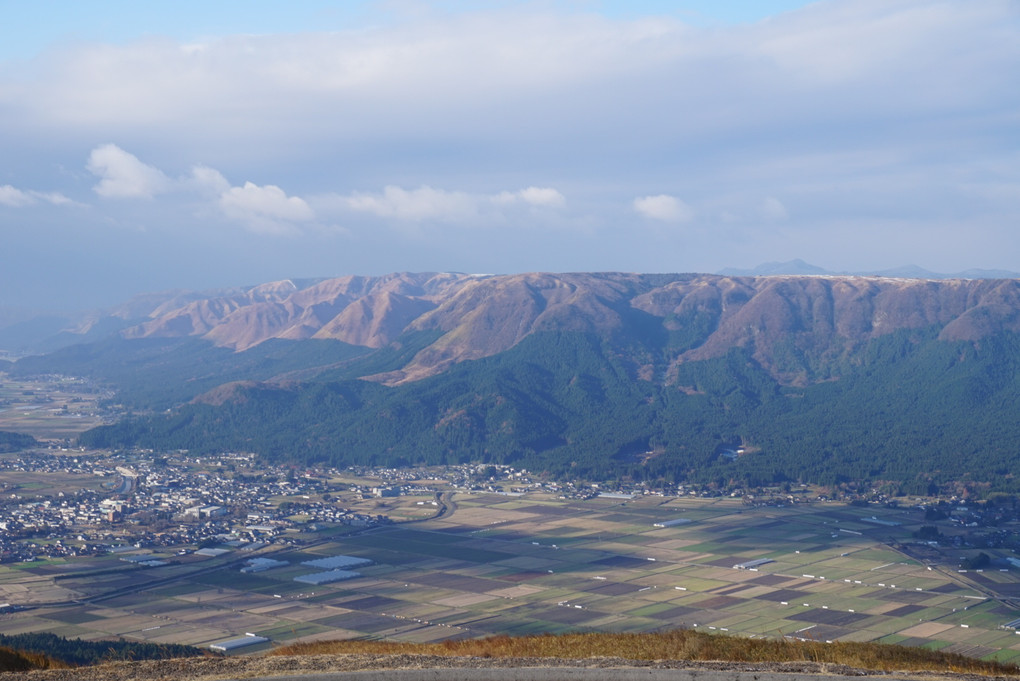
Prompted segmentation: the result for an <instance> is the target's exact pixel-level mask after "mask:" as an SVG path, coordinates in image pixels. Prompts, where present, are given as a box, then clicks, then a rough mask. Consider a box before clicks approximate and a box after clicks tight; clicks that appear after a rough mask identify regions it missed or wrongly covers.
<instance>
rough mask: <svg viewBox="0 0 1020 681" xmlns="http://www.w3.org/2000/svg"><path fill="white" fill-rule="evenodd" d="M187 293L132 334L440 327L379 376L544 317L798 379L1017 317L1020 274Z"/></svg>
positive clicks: (441, 278)
mask: <svg viewBox="0 0 1020 681" xmlns="http://www.w3.org/2000/svg"><path fill="white" fill-rule="evenodd" d="M182 300H188V302H186V304H183V305H181V306H180V307H177V308H173V309H168V307H170V306H168V305H167V304H166V303H164V304H162V305H161V306H160V307H159V308H158V309H157V310H154V311H153V312H152V316H151V319H150V320H149V321H147V322H145V323H143V324H141V325H139V326H136V327H133V328H131V329H128V330H126V331H125V332H124V335H125V336H126V337H129V338H143V337H149V336H157V337H160V336H162V337H167V336H200V337H203V338H206V339H208V340H210V341H212V342H214V343H216V344H217V345H220V346H224V347H230V348H234V349H236V350H245V349H247V348H250V347H253V346H254V345H257V344H259V343H261V342H263V341H265V340H268V339H272V338H281V339H291V340H302V339H306V338H316V339H337V340H342V341H344V342H347V343H351V344H354V345H362V346H366V347H372V348H380V347H384V346H386V345H388V344H389V343H392V342H393V341H394V340H396V339H397V338H398V337H400V336H401V334H403V333H405V332H413V331H421V332H431V333H434V334H437V338H436V339H435V340H434V341H433V342H432V343H431V344H430V345H429V346H428V347H425V348H424V349H422V350H421V351H420V352H418V353H417V354H416V355H415V356H414V357H413V358H412V359H410V361H408V362H407V363H406V364H405V365H404V366H403V367H402V368H401V369H399V370H397V371H393V372H390V373H387V374H385V375H380V376H377V377H376V379H377V380H380V381H382V382H386V383H400V382H404V381H408V380H415V379H418V378H422V377H425V376H429V375H433V374H436V373H439V372H441V371H443V370H444V369H446V368H447V367H449V366H451V365H452V364H455V363H457V362H461V361H464V360H469V359H477V358H481V357H487V356H491V355H494V354H497V353H500V352H503V351H505V350H507V349H509V348H511V347H513V346H514V345H516V344H517V343H518V342H520V341H521V340H522V339H523V338H525V337H526V336H528V335H529V334H532V333H535V332H539V331H581V332H588V333H593V334H596V335H599V336H602V337H606V338H612V337H619V336H628V337H633V338H639V339H640V337H642V335H647V334H649V333H659V334H668V335H669V337H670V339H671V340H670V347H671V348H672V350H673V359H674V361H675V362H684V361H691V360H700V359H708V358H712V357H718V356H721V355H724V354H725V353H726V352H727V351H728V350H729V349H730V348H733V347H743V348H747V349H748V350H749V351H750V352H751V353H752V355H753V357H754V358H755V360H757V361H758V362H759V363H760V364H761V365H762V366H763V367H765V368H766V369H767V370H769V371H770V372H772V373H773V374H774V375H775V376H777V377H779V378H781V379H782V380H784V381H785V382H790V383H798V382H803V381H805V380H808V379H809V377H810V376H812V375H813V373H814V370H815V369H817V368H818V367H819V366H824V365H825V364H826V363H827V362H830V361H831V360H833V359H838V358H840V357H844V356H848V355H849V353H851V352H852V351H853V350H854V349H855V348H857V347H860V346H861V345H862V344H864V343H865V342H867V341H868V340H871V339H873V338H875V337H878V336H881V335H884V334H888V333H892V332H894V331H899V330H903V329H925V328H934V329H936V330H938V331H939V333H940V337H941V338H943V339H945V340H967V341H977V340H980V339H981V338H984V337H987V336H989V335H991V334H994V333H996V332H998V331H1002V330H1005V331H1013V332H1017V331H1020V281H1018V280H959V279H958V280H925V279H891V278H878V277H852V276H775V277H725V276H715V275H681V274H677V275H641V274H625V273H599V274H585V273H575V274H548V273H529V274H517V275H498V276H472V275H463V274H435V273H425V274H407V273H403V274H391V275H387V276H383V277H354V276H349V277H339V278H336V279H327V280H324V281H320V282H318V283H315V284H314V285H311V286H307V287H304V288H299V287H297V286H295V285H294V284H293V283H292V282H290V281H286V282H277V283H273V284H266V285H263V286H260V287H256V288H253V289H248V290H244V291H239V292H231V293H230V294H229V295H225V296H219V297H210V298H207V299H203V300H198V301H194V300H189V299H182ZM638 325H640V328H639V326H638Z"/></svg>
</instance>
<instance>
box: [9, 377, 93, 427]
mask: <svg viewBox="0 0 1020 681" xmlns="http://www.w3.org/2000/svg"><path fill="white" fill-rule="evenodd" d="M104 396H105V395H104V393H102V392H101V391H99V390H97V389H96V388H95V387H94V386H92V385H91V384H90V383H88V382H86V381H84V380H83V379H78V378H70V377H51V378H48V379H39V380H31V381H29V380H23V379H12V378H10V377H9V376H7V375H6V374H3V373H0V430H8V431H12V432H15V433H23V434H25V435H31V436H32V437H34V438H36V439H39V440H64V439H67V438H73V437H75V436H77V435H78V434H80V433H82V432H84V431H86V430H88V429H90V428H95V427H96V426H99V425H102V423H103V418H102V416H101V415H100V412H101V410H100V408H99V405H98V403H99V400H100V399H102V398H103V397H104Z"/></svg>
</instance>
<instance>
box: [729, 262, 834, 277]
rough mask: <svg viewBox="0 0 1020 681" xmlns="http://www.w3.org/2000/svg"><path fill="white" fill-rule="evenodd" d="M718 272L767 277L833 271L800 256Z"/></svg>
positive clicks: (736, 275)
mask: <svg viewBox="0 0 1020 681" xmlns="http://www.w3.org/2000/svg"><path fill="white" fill-rule="evenodd" d="M718 274H721V275H723V276H727V277H769V276H776V275H803V274H833V272H830V271H828V270H825V269H822V268H821V267H818V266H816V265H812V264H810V263H807V262H804V261H803V260H801V259H800V258H795V259H793V260H788V261H786V262H764V263H762V264H760V265H758V266H757V267H754V268H752V269H749V270H747V269H738V268H735V267H727V268H726V269H724V270H720V271H719V272H718Z"/></svg>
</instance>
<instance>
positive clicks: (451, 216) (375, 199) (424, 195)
mask: <svg viewBox="0 0 1020 681" xmlns="http://www.w3.org/2000/svg"><path fill="white" fill-rule="evenodd" d="M336 198H339V200H340V203H341V205H343V206H344V207H345V208H347V209H349V210H353V211H356V212H361V213H370V214H372V215H375V216H377V217H381V218H392V219H396V220H405V221H408V222H426V221H438V222H465V221H469V220H475V219H478V218H480V217H481V216H483V215H484V216H492V215H493V210H494V209H497V210H498V209H501V208H509V207H511V206H513V205H525V206H531V207H534V208H558V207H561V206H563V205H564V204H565V203H566V199H565V198H564V196H563V194H561V193H560V192H559V191H558V190H556V189H553V188H552V187H534V186H531V187H526V188H525V189H521V190H519V191H515V192H511V191H502V192H499V193H497V194H472V193H469V192H463V191H449V190H445V189H436V188H434V187H430V186H428V185H422V186H420V187H418V188H417V189H404V188H402V187H398V186H395V185H388V186H386V187H385V188H384V189H383V191H382V193H368V192H356V193H354V194H350V195H348V196H341V197H334V199H336Z"/></svg>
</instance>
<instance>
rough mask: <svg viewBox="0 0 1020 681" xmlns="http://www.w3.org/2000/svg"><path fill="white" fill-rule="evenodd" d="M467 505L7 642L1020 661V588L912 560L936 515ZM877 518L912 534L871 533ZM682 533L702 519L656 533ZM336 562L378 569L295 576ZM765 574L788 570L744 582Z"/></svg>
mask: <svg viewBox="0 0 1020 681" xmlns="http://www.w3.org/2000/svg"><path fill="white" fill-rule="evenodd" d="M456 502H457V506H458V509H457V511H456V512H455V513H454V514H452V515H451V516H448V517H444V518H442V519H439V520H430V521H426V522H421V523H415V524H414V525H404V526H401V525H394V526H389V527H383V528H376V529H372V530H369V531H366V532H362V533H360V534H354V535H351V536H346V537H335V536H328V535H323V536H320V537H318V539H319V541H320V543H318V544H317V545H315V546H314V547H309V548H306V549H302V548H301V547H294V548H287V549H283V550H276V551H275V552H274V553H273V554H272V555H273V557H274V558H276V559H280V560H286V561H289V562H290V565H289V566H287V567H281V568H276V569H273V570H269V571H266V572H260V573H257V574H250V575H248V574H240V573H239V572H238V571H237V569H236V568H233V569H229V570H228V569H221V570H214V571H209V572H206V573H204V574H200V575H196V576H194V577H193V578H191V577H189V578H188V579H187V580H185V581H180V582H174V583H169V584H160V585H159V586H158V587H157V588H154V589H153V590H151V591H146V590H142V591H141V592H139V593H134V594H128V595H123V596H118V597H117V598H112V599H110V600H108V601H105V602H102V603H98V604H95V605H81V606H72V607H63V608H52V609H49V610H47V609H46V608H41V609H39V610H35V611H31V612H30V613H29V612H26V613H13V614H9V615H6V617H7V619H6V620H4V621H2V622H0V631H3V632H6V631H8V630H11V631H14V630H18V631H23V630H26V628H27V630H31V631H43V630H52V631H72V630H73V631H75V632H78V634H79V635H83V634H82V632H87V635H89V636H90V637H95V636H101V635H123V636H127V637H131V638H139V639H146V640H154V641H155V640H158V641H165V642H183V643H191V644H197V645H203V644H208V643H210V642H214V641H220V640H223V639H225V638H230V637H235V636H239V635H243V634H244V633H245V632H249V631H250V632H258V633H261V634H262V635H266V636H269V637H270V638H272V639H273V640H274V641H276V642H293V641H297V640H309V639H322V638H324V637H330V636H335V637H338V638H350V637H364V638H388V639H395V640H405V641H433V640H442V639H447V638H464V637H479V636H487V635H492V634H500V633H509V634H526V633H538V632H566V631H593V630H599V631H620V632H640V631H655V630H660V629H668V628H675V627H697V628H699V629H703V630H705V631H710V632H712V631H716V632H726V633H730V634H739V635H745V636H752V635H753V636H766V637H780V636H791V637H796V638H804V639H809V640H818V641H833V640H852V641H883V642H889V643H899V644H902V645H909V646H925V647H931V648H939V649H943V650H948V651H950V652H961V653H964V654H967V655H972V656H975V657H982V658H989V659H992V658H994V659H1002V660H1011V659H1013V658H1014V657H1018V656H1020V636H1017V635H1016V633H1015V632H1014V631H1013V630H1007V629H1003V628H1001V626H1002V625H1003V624H1005V623H1006V622H1009V621H1011V620H1013V619H1016V618H1018V617H1020V611H1017V610H1015V609H1013V608H1012V607H1009V606H1008V605H1006V604H1005V602H1004V601H1002V600H999V599H996V598H993V597H990V596H993V595H994V592H995V589H1008V588H1012V587H1015V586H1016V585H1017V584H1018V583H1020V579H1018V575H1017V573H1015V572H1000V571H997V570H996V571H989V572H985V573H967V574H961V573H958V572H956V571H955V570H949V569H945V568H941V567H939V566H937V565H928V564H925V563H923V562H921V561H919V560H915V559H913V558H911V557H909V556H908V555H907V554H906V553H901V552H900V551H899V550H897V549H895V548H892V546H895V545H898V544H897V543H898V542H906V541H909V540H910V536H911V533H912V532H913V531H914V530H916V529H917V527H918V526H919V525H920V524H921V522H922V516H921V514H920V513H919V512H917V511H910V510H897V509H887V508H882V507H874V508H867V509H857V508H851V507H848V506H845V505H842V504H836V503H815V504H801V505H796V506H786V507H761V508H756V507H749V506H745V505H743V504H742V503H741V501H740V500H732V499H696V498H679V499H678V498H671V497H655V496H647V497H643V498H636V499H634V500H632V501H620V500H613V501H611V502H610V501H608V500H605V499H597V498H596V499H591V500H559V499H556V498H554V497H553V496H551V495H548V494H540V493H529V494H528V495H526V496H524V497H519V498H513V499H511V500H507V498H506V497H504V496H499V495H482V494H479V495H465V494H459V495H458V496H457V498H456ZM872 516H876V517H878V518H882V519H886V520H890V521H893V522H897V523H900V525H898V526H895V527H892V526H882V525H876V524H872V523H866V522H861V521H860V518H861V517H868V518H870V517H872ZM674 518H688V519H690V520H691V521H692V522H690V523H688V524H683V525H676V526H672V527H666V528H659V527H654V524H655V523H656V522H662V521H664V520H671V519H674ZM840 529H851V530H852V533H850V532H842V531H840ZM858 533H859V534H858ZM890 540H892V542H893V543H892V544H889V543H888V542H889V541H890ZM335 554H345V555H354V556H360V557H364V558H368V559H370V560H372V561H373V564H372V565H370V566H367V567H363V568H358V571H359V572H360V573H361V574H362V576H361V577H360V578H357V579H353V580H349V581H343V582H336V583H332V584H325V585H318V586H313V585H308V584H302V583H299V582H295V581H293V578H294V577H295V576H299V575H306V574H310V573H313V572H319V571H321V569H317V568H311V567H307V566H303V565H301V564H300V563H301V561H303V560H309V559H314V558H317V557H323V556H329V555H335ZM236 557H237V556H235V557H234V558H236ZM229 559H230V557H229V556H228V557H225V558H223V559H216V560H222V562H224V563H225V562H227V560H229ZM758 559H768V560H770V561H771V562H768V563H764V564H760V565H757V566H753V567H750V568H749V569H738V568H736V567H735V565H737V564H740V563H747V562H749V561H754V560H758ZM108 564H109V561H107V562H106V563H102V562H101V561H96V565H97V567H101V566H103V565H108ZM206 564H208V565H213V566H215V564H216V563H215V561H209V562H208V563H202V562H194V563H189V564H188V565H176V566H168V567H165V568H154V569H151V570H146V571H144V572H141V571H130V570H129V569H128V568H125V573H124V574H112V575H103V585H105V588H108V589H114V588H123V587H124V586H125V585H131V584H135V583H139V584H142V585H143V586H144V580H152V579H156V578H158V577H159V576H160V575H164V576H172V575H174V574H180V575H185V574H188V573H189V572H190V571H191V570H194V569H196V568H199V567H201V566H203V565H206ZM53 569H54V568H52V567H51V568H48V570H50V571H52V570H53ZM23 573H24V571H15V570H10V571H6V570H5V571H0V586H2V587H3V588H5V589H8V590H10V589H15V590H16V588H17V587H18V586H19V582H18V575H20V574H23ZM42 578H43V577H42V576H41V575H33V579H35V580H39V579H42ZM87 581H88V579H87V577H84V578H81V579H78V578H75V579H62V580H60V584H61V585H62V586H64V587H65V588H68V587H69V585H70V586H72V587H75V586H82V587H84V584H85V583H86V582H87ZM79 582H80V583H79ZM97 588H99V587H97V586H96V584H93V585H92V588H91V589H90V590H91V591H93V592H95V589H97ZM7 594H8V598H10V600H12V601H15V600H16V598H14V596H13V595H11V592H10V591H8V592H7Z"/></svg>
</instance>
